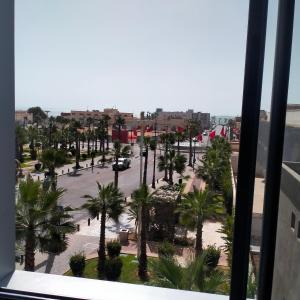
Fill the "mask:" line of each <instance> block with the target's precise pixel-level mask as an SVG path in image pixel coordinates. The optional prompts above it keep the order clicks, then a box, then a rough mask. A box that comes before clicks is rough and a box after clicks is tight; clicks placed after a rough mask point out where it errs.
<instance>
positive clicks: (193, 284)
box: [150, 254, 225, 293]
mask: <svg viewBox="0 0 300 300" xmlns="http://www.w3.org/2000/svg"><path fill="white" fill-rule="evenodd" d="M150 267H151V270H152V272H153V274H154V275H155V278H156V279H155V280H153V281H152V282H151V284H152V285H155V286H160V287H165V288H172V289H182V290H190V291H199V292H206V293H216V292H218V289H219V288H220V287H221V285H222V284H224V283H225V276H224V275H223V273H222V272H220V271H218V270H210V269H209V268H208V267H207V265H206V264H205V255H204V254H203V255H201V256H198V257H196V258H195V259H194V260H192V261H190V262H189V263H188V265H187V266H186V267H182V266H181V265H180V264H179V263H178V262H177V261H176V260H175V259H173V258H171V257H161V258H160V259H159V260H155V261H151V264H150Z"/></svg>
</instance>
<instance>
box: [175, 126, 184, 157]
mask: <svg viewBox="0 0 300 300" xmlns="http://www.w3.org/2000/svg"><path fill="white" fill-rule="evenodd" d="M175 137H176V141H177V154H179V153H180V142H182V141H184V133H183V132H180V131H176V133H175Z"/></svg>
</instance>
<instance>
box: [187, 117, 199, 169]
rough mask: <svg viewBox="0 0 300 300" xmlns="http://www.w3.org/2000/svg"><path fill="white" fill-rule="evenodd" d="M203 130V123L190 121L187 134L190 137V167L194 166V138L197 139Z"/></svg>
mask: <svg viewBox="0 0 300 300" xmlns="http://www.w3.org/2000/svg"><path fill="white" fill-rule="evenodd" d="M200 130H201V123H200V122H199V121H197V120H194V119H190V120H188V126H187V133H188V137H189V144H190V145H189V164H188V165H189V166H190V167H191V166H192V165H193V160H192V157H193V137H195V136H196V135H197V134H198V132H199V131H200Z"/></svg>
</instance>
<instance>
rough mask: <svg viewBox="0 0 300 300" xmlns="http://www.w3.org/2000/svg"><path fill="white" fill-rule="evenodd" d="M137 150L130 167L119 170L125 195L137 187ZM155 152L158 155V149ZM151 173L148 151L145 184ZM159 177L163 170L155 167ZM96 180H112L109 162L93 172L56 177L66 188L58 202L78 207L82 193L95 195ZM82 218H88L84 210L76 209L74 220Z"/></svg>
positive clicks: (85, 171) (102, 181) (120, 186)
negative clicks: (160, 170)
mask: <svg viewBox="0 0 300 300" xmlns="http://www.w3.org/2000/svg"><path fill="white" fill-rule="evenodd" d="M138 151H139V150H138V147H135V148H134V156H133V157H132V158H131V167H130V168H129V169H127V170H124V171H120V172H119V188H120V190H121V191H122V192H123V193H124V196H127V197H128V196H130V194H131V193H132V192H133V191H134V190H135V189H137V188H138V186H139V183H140V156H139V153H138ZM157 154H158V155H159V150H158V151H157ZM152 175H153V152H152V151H149V159H148V172H147V184H151V182H152ZM161 177H163V172H159V171H158V169H156V178H157V179H158V178H161ZM97 181H98V182H99V183H101V184H108V183H110V182H113V181H114V172H113V171H112V166H111V164H109V165H107V166H106V167H104V168H101V167H94V171H93V172H92V170H91V169H90V168H89V169H86V170H82V171H79V172H77V174H76V175H64V176H60V177H59V178H58V186H59V187H63V188H64V189H66V192H65V193H64V195H63V198H62V199H61V201H60V204H61V205H63V206H71V207H72V208H78V207H80V206H81V205H82V204H83V203H85V201H86V199H83V198H82V196H83V195H87V194H88V195H91V196H95V195H96V193H97V184H96V182H97ZM84 218H85V219H86V218H88V213H87V212H86V211H77V212H76V213H74V220H75V222H78V221H79V220H81V219H84Z"/></svg>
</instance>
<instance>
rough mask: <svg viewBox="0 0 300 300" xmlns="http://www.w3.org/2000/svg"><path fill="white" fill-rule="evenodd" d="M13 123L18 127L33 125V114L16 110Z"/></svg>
mask: <svg viewBox="0 0 300 300" xmlns="http://www.w3.org/2000/svg"><path fill="white" fill-rule="evenodd" d="M15 121H16V123H18V124H19V125H24V126H26V125H27V124H32V123H33V114H32V113H29V112H27V111H26V110H16V111H15Z"/></svg>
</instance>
